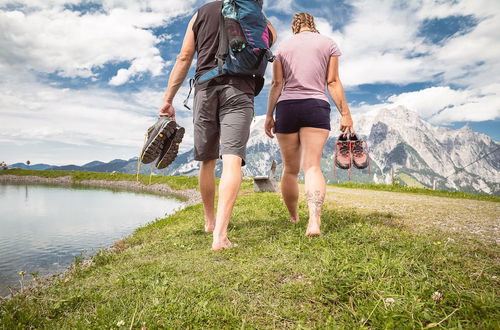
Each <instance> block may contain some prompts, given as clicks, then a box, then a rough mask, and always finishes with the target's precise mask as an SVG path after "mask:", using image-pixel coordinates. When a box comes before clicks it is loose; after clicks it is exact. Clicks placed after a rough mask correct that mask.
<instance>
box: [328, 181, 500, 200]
mask: <svg viewBox="0 0 500 330" xmlns="http://www.w3.org/2000/svg"><path fill="white" fill-rule="evenodd" d="M330 186H332V187H341V188H353V189H367V190H380V191H392V192H400V193H410V194H421V195H429V196H438V197H449V198H464V199H474V200H480V201H489V202H497V203H498V202H500V196H493V195H479V194H477V195H476V194H470V193H465V192H459V191H444V190H432V189H426V188H417V187H405V186H402V185H397V184H394V185H390V184H368V183H354V182H348V183H341V184H332V185H330Z"/></svg>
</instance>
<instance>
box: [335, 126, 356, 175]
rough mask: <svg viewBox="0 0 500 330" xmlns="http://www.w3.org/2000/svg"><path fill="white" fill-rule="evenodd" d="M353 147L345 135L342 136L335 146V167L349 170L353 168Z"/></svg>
mask: <svg viewBox="0 0 500 330" xmlns="http://www.w3.org/2000/svg"><path fill="white" fill-rule="evenodd" d="M351 163H352V157H351V145H350V141H348V140H347V137H345V136H344V135H343V134H341V135H340V136H339V138H338V140H337V143H336V144H335V166H337V167H338V168H341V169H344V170H347V169H350V168H351Z"/></svg>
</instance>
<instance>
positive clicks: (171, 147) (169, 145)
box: [156, 125, 186, 170]
mask: <svg viewBox="0 0 500 330" xmlns="http://www.w3.org/2000/svg"><path fill="white" fill-rule="evenodd" d="M185 131H186V130H185V129H184V127H180V126H179V125H177V127H176V128H175V132H174V134H172V135H171V136H170V137H169V138H167V139H166V140H165V143H164V145H163V148H162V150H161V153H160V157H159V158H158V161H157V162H156V167H157V168H158V169H159V170H161V169H164V168H166V167H167V166H169V165H170V164H172V162H173V161H174V160H175V158H176V157H177V154H178V153H179V145H180V144H181V142H182V138H183V137H184V133H185Z"/></svg>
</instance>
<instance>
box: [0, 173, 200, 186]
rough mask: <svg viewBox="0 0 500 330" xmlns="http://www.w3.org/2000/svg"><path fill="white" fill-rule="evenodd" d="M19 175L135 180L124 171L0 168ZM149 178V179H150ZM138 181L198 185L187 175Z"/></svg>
mask: <svg viewBox="0 0 500 330" xmlns="http://www.w3.org/2000/svg"><path fill="white" fill-rule="evenodd" d="M7 174H10V175H20V176H29V175H33V176H39V177H43V178H58V177H63V176H70V177H71V178H72V179H73V182H74V183H78V182H79V181H85V180H107V181H135V180H136V178H137V177H136V175H135V174H124V173H113V174H111V173H98V172H80V171H36V170H23V169H12V170H2V171H0V175H7ZM150 180H151V181H150ZM139 181H140V182H142V183H143V184H150V183H151V184H157V183H163V184H167V185H169V186H170V187H171V188H172V189H175V190H183V189H196V188H197V187H198V178H196V177H188V176H162V175H153V176H151V177H150V176H149V175H139Z"/></svg>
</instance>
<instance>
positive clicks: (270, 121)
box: [264, 116, 274, 139]
mask: <svg viewBox="0 0 500 330" xmlns="http://www.w3.org/2000/svg"><path fill="white" fill-rule="evenodd" d="M264 128H265V130H266V134H267V136H269V137H270V138H271V139H272V138H274V118H273V117H272V116H266V123H265V125H264Z"/></svg>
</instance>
